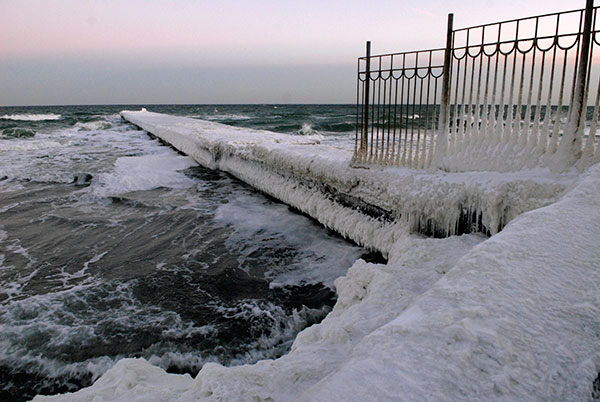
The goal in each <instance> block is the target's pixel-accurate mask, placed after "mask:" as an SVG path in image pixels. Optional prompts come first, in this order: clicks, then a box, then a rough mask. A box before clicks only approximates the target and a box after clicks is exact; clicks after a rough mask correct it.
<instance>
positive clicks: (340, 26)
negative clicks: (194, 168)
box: [0, 0, 585, 104]
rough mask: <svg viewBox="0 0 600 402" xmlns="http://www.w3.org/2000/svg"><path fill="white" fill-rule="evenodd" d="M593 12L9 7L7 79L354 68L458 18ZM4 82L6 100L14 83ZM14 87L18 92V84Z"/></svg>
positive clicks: (508, 4) (40, 1)
mask: <svg viewBox="0 0 600 402" xmlns="http://www.w3.org/2000/svg"><path fill="white" fill-rule="evenodd" d="M584 5H585V2H584V1H583V0H581V1H579V0H578V1H564V0H563V1H558V0H543V1H540V0H531V1H525V2H524V1H522V0H521V1H517V0H505V1H492V0H487V1H486V0H482V1H457V0H449V1H441V0H424V1H420V2H418V3H417V2H415V1H414V0H413V1H399V0H395V1H392V0H389V1H388V0H385V1H383V0H380V1H378V0H371V1H364V0H363V1H356V0H347V1H341V0H336V1H327V0H321V1H314V0H307V1H299V0H295V1H288V0H278V1H275V0H263V1H241V0H221V1H218V0H196V1H195V0H170V1H167V0H121V1H116V0H0V73H1V72H2V69H3V68H12V69H13V70H14V69H15V68H19V67H17V66H18V65H19V63H26V64H27V67H28V68H29V69H33V70H35V66H36V65H39V67H40V74H42V75H43V73H44V72H43V71H42V69H44V68H48V67H47V66H46V63H54V64H53V65H55V66H56V65H57V63H65V65H66V64H69V66H68V67H69V68H75V65H76V64H77V63H82V62H86V61H87V62H89V63H98V61H99V60H100V61H101V64H103V65H105V66H106V68H109V69H112V70H114V71H115V72H116V73H117V72H118V71H119V70H120V69H121V70H125V69H129V70H131V69H134V68H135V66H136V65H139V66H140V68H142V67H143V68H145V69H146V70H147V69H151V68H171V69H177V68H206V67H215V66H231V67H243V66H286V65H290V66H299V65H312V66H316V65H332V64H344V65H347V66H348V67H347V68H348V69H353V68H354V66H355V62H356V58H357V57H358V56H360V55H362V53H363V52H364V42H365V41H366V40H371V41H372V42H373V49H374V51H375V52H378V53H382V52H389V51H401V50H414V49H419V48H430V47H441V46H443V43H444V34H445V29H446V27H445V25H446V16H447V13H448V12H454V13H455V26H457V27H460V26H467V25H473V24H479V23H485V22H493V21H497V20H502V19H508V18H515V17H524V16H527V15H534V14H540V13H547V12H554V11H562V10H568V9H574V8H582V7H583V6H584ZM142 65H143V66H142ZM7 66H8V67H7ZM56 70H57V73H58V72H59V70H60V69H59V68H56ZM67 70H68V69H67ZM11 71H12V70H11ZM103 71H107V70H103ZM11 79H13V78H11ZM29 79H31V78H29ZM2 80H3V78H2V77H1V76H0V92H2V91H1V89H2V85H3V84H4V85H8V84H6V83H3V81H2ZM13 80H14V79H13ZM28 84H31V83H30V82H29V83H28ZM39 84H40V85H44V83H43V82H40V83H39ZM353 85H354V83H353V82H349V83H348V86H350V87H352V86H353ZM10 89H11V91H12V93H13V94H14V93H18V88H17V87H15V83H14V82H11V83H10ZM331 90H333V89H332V88H329V89H327V91H331ZM350 92H351V91H350ZM0 97H2V94H0ZM106 101H107V102H110V100H108V99H107V100H106ZM315 101H318V99H315ZM349 101H350V100H349ZM6 102H9V104H10V100H7V99H0V104H6Z"/></svg>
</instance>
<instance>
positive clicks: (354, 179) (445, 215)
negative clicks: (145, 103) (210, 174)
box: [121, 110, 574, 255]
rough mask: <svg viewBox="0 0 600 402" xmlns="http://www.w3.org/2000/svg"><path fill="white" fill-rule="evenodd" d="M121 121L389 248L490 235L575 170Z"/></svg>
mask: <svg viewBox="0 0 600 402" xmlns="http://www.w3.org/2000/svg"><path fill="white" fill-rule="evenodd" d="M121 116H122V117H123V118H124V119H126V120H127V121H129V122H131V123H133V124H135V125H137V126H139V127H141V128H142V129H144V130H146V131H148V132H149V133H151V134H153V135H155V136H157V137H158V138H160V139H162V140H163V141H165V142H166V143H168V144H170V145H172V146H173V147H175V148H176V149H177V150H179V151H181V152H183V153H185V154H187V155H190V156H191V157H192V158H194V159H195V160H196V161H197V162H199V163H200V164H202V165H204V166H207V167H210V168H213V169H220V170H223V171H226V172H228V173H230V174H232V175H233V176H235V177H237V178H239V179H241V180H242V181H245V182H246V183H248V184H250V185H252V186H254V187H255V188H257V189H259V190H261V191H264V192H265V193H267V194H269V195H271V196H273V197H275V198H277V199H279V200H281V201H283V202H285V203H286V204H288V205H290V206H292V207H294V208H296V209H298V210H300V211H302V212H303V213H306V214H308V215H310V216H312V217H313V218H315V219H317V220H318V221H319V222H321V223H322V224H323V225H325V226H327V227H329V228H331V229H333V230H335V231H337V232H338V233H340V234H342V235H343V236H345V237H348V238H350V239H352V240H354V241H355V242H357V243H358V244H361V245H364V246H366V247H369V248H372V249H376V250H379V251H381V252H382V253H384V254H386V255H387V254H389V252H390V250H391V247H392V245H393V244H394V243H395V241H396V239H397V238H398V236H400V234H401V233H403V232H404V231H405V227H406V225H409V228H410V230H412V231H418V232H421V233H425V234H435V235H438V237H439V235H442V236H444V235H450V234H456V233H469V232H472V231H482V232H484V233H488V234H494V233H497V232H498V231H499V230H501V229H502V227H504V226H505V225H506V224H507V223H508V222H509V221H510V220H512V219H513V218H514V217H515V216H517V215H519V214H521V213H523V212H525V211H528V210H531V209H535V208H538V207H541V206H544V205H547V204H549V203H551V202H553V201H554V200H556V199H557V197H558V196H559V195H560V194H561V193H562V192H564V190H565V189H566V188H567V186H568V185H569V183H571V182H572V180H573V177H574V176H573V173H567V174H560V175H559V174H552V173H550V172H549V171H548V170H541V169H533V170H528V171H525V172H519V173H486V174H482V173H481V172H467V173H443V172H430V171H423V170H411V169H406V168H391V167H390V168H381V167H371V168H368V169H367V168H352V167H351V166H350V160H351V158H352V148H351V146H348V147H344V146H341V145H339V144H335V145H333V144H320V138H319V137H318V136H300V135H297V136H292V135H284V134H278V133H273V132H268V131H260V130H252V129H247V128H237V127H231V126H227V125H223V124H219V123H214V122H208V121H202V120H195V119H190V118H184V117H176V116H171V115H164V114H157V113H152V112H148V111H145V110H143V111H123V112H121Z"/></svg>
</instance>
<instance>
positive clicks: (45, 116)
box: [0, 113, 62, 121]
mask: <svg viewBox="0 0 600 402" xmlns="http://www.w3.org/2000/svg"><path fill="white" fill-rule="evenodd" d="M0 119H2V120H19V121H42V120H60V119H62V116H61V115H60V114H54V113H40V114H29V113H26V114H5V115H2V116H0Z"/></svg>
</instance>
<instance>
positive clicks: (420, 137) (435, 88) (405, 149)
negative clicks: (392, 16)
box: [355, 43, 444, 168]
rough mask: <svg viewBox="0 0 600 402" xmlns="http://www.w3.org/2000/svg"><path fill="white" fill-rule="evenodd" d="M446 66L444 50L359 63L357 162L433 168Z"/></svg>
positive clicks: (365, 59) (380, 58)
mask: <svg viewBox="0 0 600 402" xmlns="http://www.w3.org/2000/svg"><path fill="white" fill-rule="evenodd" d="M369 47H370V43H367V53H369V50H370V49H369ZM443 62H444V49H433V50H421V51H414V52H404V53H391V54H385V55H378V56H373V57H369V56H367V57H361V58H360V59H359V67H358V82H359V85H358V87H357V100H358V101H357V114H356V115H357V127H360V128H361V129H360V130H359V129H357V131H356V136H357V137H356V143H355V144H356V146H355V148H356V149H355V160H356V161H358V162H367V163H381V164H395V165H404V166H412V167H415V168H423V167H425V166H428V165H429V164H430V163H431V157H432V154H431V152H430V151H431V149H432V147H431V145H430V144H431V141H432V138H433V132H434V129H435V127H436V122H437V117H438V114H439V108H438V107H437V106H436V105H437V103H438V102H439V98H438V97H439V92H440V88H441V86H442V75H443V71H444V69H443Z"/></svg>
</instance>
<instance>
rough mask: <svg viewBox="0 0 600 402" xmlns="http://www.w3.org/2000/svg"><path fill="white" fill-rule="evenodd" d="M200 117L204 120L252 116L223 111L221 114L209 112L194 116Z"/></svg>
mask: <svg viewBox="0 0 600 402" xmlns="http://www.w3.org/2000/svg"><path fill="white" fill-rule="evenodd" d="M195 117H200V118H202V119H206V120H233V121H235V120H250V119H251V118H252V117H250V116H247V115H245V114H235V113H223V114H210V115H203V116H195Z"/></svg>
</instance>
